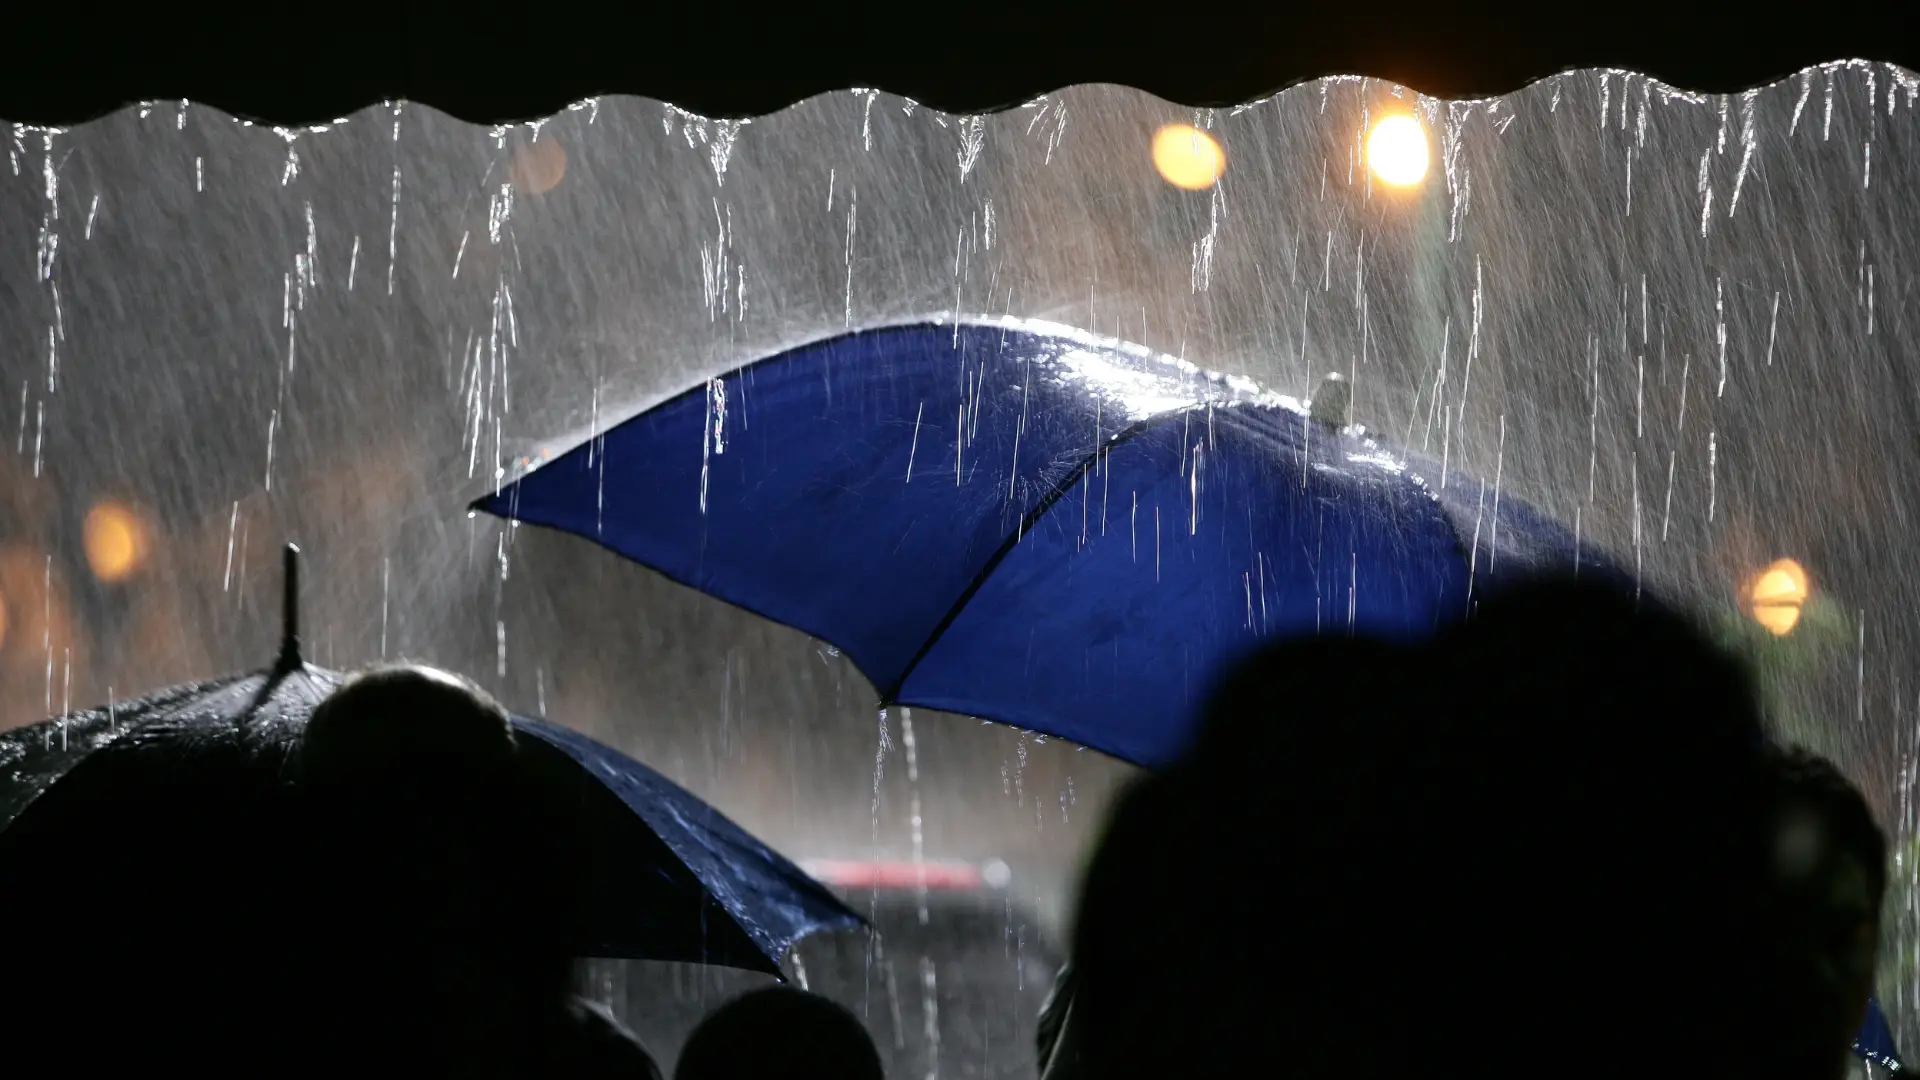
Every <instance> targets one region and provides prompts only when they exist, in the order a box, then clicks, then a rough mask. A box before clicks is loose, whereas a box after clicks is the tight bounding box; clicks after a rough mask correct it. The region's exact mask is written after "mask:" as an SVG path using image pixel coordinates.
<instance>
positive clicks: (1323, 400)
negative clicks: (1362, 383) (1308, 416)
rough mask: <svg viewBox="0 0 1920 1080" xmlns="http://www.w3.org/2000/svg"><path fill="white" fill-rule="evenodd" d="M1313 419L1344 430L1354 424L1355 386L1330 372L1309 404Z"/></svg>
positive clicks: (1337, 373) (1344, 377) (1336, 373)
mask: <svg viewBox="0 0 1920 1080" xmlns="http://www.w3.org/2000/svg"><path fill="white" fill-rule="evenodd" d="M1308 408H1309V409H1310V411H1311V412H1312V414H1313V418H1314V419H1315V420H1317V421H1319V422H1320V423H1322V424H1325V425H1327V426H1329V427H1335V428H1344V427H1346V426H1347V425H1348V424H1350V423H1352V422H1353V419H1352V410H1353V385H1352V384H1351V383H1349V382H1347V377H1346V376H1344V375H1342V374H1340V373H1339V372H1337V371H1333V372H1328V373H1327V377H1326V378H1324V379H1322V380H1321V381H1320V387H1319V389H1317V390H1316V391H1314V395H1313V400H1312V401H1311V402H1309V403H1308Z"/></svg>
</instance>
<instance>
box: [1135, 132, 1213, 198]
mask: <svg viewBox="0 0 1920 1080" xmlns="http://www.w3.org/2000/svg"><path fill="white" fill-rule="evenodd" d="M1153 167H1154V168H1156V169H1158V170H1160V177H1161V179H1163V180H1165V181H1166V182H1167V183H1169V184H1172V185H1173V186H1174V187H1178V188H1186V189H1187V190H1188V191H1204V190H1206V189H1207V188H1210V187H1212V186H1213V184H1214V181H1216V180H1219V179H1220V174H1222V173H1224V172H1226V171H1227V152H1226V151H1225V150H1222V149H1220V144H1219V143H1217V142H1215V141H1214V139H1213V136H1211V135H1209V134H1207V133H1206V132H1204V131H1201V130H1200V129H1199V128H1196V127H1189V126H1188V125H1186V124H1168V125H1167V126H1165V127H1163V128H1161V129H1160V130H1159V131H1158V132H1155V133H1154V136H1153Z"/></svg>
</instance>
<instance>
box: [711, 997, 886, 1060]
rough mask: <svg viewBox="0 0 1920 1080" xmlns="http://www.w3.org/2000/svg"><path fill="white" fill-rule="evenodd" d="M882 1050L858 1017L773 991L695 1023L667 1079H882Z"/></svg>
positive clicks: (729, 1005)
mask: <svg viewBox="0 0 1920 1080" xmlns="http://www.w3.org/2000/svg"><path fill="white" fill-rule="evenodd" d="M882 1075H883V1071H882V1068H881V1064H880V1052H879V1051H878V1050H877V1049H875V1048H874V1045H873V1038H872V1037H871V1036H870V1035H868V1034H867V1029H866V1027H865V1025H863V1024H861V1023H860V1018H859V1017H857V1016H855V1015H853V1013H851V1012H849V1011H847V1009H846V1008H844V1007H843V1006H841V1005H839V1004H838V1003H836V1002H833V1001H830V1000H828V999H827V998H824V997H821V996H820V995H818V994H810V993H808V992H806V991H805V990H797V989H794V988H793V987H789V986H771V987H767V988H766V989H763V990H755V991H752V992H750V993H746V994H742V995H740V996H739V997H737V998H734V999H733V1000H732V1001H729V1002H727V1003H726V1004H725V1005H722V1006H720V1007H719V1008H718V1009H715V1010H714V1011H713V1012H712V1013H709V1014H708V1015H707V1018H706V1019H705V1020H702V1021H700V1026H699V1027H697V1028H695V1029H694V1031H693V1034H692V1035H691V1036H690V1037H689V1038H688V1039H687V1044H686V1046H684V1047H683V1048H682V1049H681V1051H680V1060H679V1062H678V1063H677V1064H676V1065H675V1066H674V1069H673V1080H816V1078H817V1080H881V1077H882Z"/></svg>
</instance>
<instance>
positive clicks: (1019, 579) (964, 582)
mask: <svg viewBox="0 0 1920 1080" xmlns="http://www.w3.org/2000/svg"><path fill="white" fill-rule="evenodd" d="M1443 481H1445V483H1444V484H1443V483H1442V482H1443ZM476 506H477V507H478V508H479V509H483V510H486V511H488V512H490V513H494V514H497V515H501V516H504V517H509V518H514V519H517V520H519V521H523V522H528V523H531V524H537V525H545V526H551V527H553V528H556V529H560V530H563V531H566V532H570V533H575V534H577V535H580V536H584V537H587V538H590V539H593V540H596V541H598V542H599V543H601V544H603V545H604V546H606V547H608V548H610V549H612V550H613V551H615V552H618V553H619V554H622V555H625V556H627V557H629V558H632V559H634V560H636V561H638V562H641V563H643V564H645V565H647V566H650V567H652V568H654V569H656V570H658V571H660V572H662V573H664V574H666V575H667V576H668V577H670V578H673V579H674V580H676V581H680V582H682V583H685V584H688V585H691V586H693V587H694V588H697V589H700V590H702V591H704V592H707V593H709V594H711V595H714V596H717V597H720V598H721V599H724V600H727V601H730V602H732V603H734V604H737V605H739V606H741V607H743V608H746V609H748V610H751V611H754V612H757V613H759V614H762V615H764V616H766V617H768V618H771V619H774V620H776V621H779V622H782V623H785V624H787V625H789V626H793V627H796V628H798V629H800V630H803V631H805V632H807V633H809V634H812V635H814V636H815V637H818V638H821V639H823V640H825V641H828V642H830V643H832V644H833V645H835V646H837V647H839V648H840V649H842V650H843V651H845V652H846V654H847V655H848V656H849V657H850V658H852V660H853V661H854V663H855V664H857V665H858V666H859V668H860V670H861V671H862V672H863V673H865V674H866V675H867V677H868V678H869V679H871V680H872V682H873V683H874V685H875V687H876V688H877V689H878V690H879V692H880V695H881V697H882V699H883V703H889V704H891V703H897V704H902V705H917V706H928V707H932V708H939V709H944V710H948V711H952V712H957V713H962V714H966V715H971V716H978V717H982V718H986V719H991V720H997V721H1001V722H1004V723H1009V724H1014V725H1017V726H1020V727H1023V728H1028V729H1033V730H1036V731H1040V732H1044V733H1047V734H1051V735H1057V736H1062V737H1065V738H1068V739H1072V740H1074V741H1076V742H1080V743H1083V744H1085V745H1087V746H1091V747H1094V748H1096V749H1099V750H1103V751H1105V752H1107V753H1110V754H1112V755H1114V756H1116V757H1119V758H1122V759H1125V760H1127V761H1131V762H1135V763H1138V764H1142V765H1149V766H1152V765H1158V764H1161V763H1164V762H1166V761H1168V760H1169V759H1170V758H1172V757H1173V756H1174V755H1175V754H1177V753H1178V751H1179V750H1180V748H1181V747H1182V746H1183V745H1184V743H1185V741H1186V736H1187V731H1188V728H1189V725H1190V722H1191V718H1192V717H1193V715H1194V713H1195V710H1196V708H1197V706H1198V705H1199V703H1200V702H1201V700H1202V699H1203V698H1204V696H1205V695H1206V693H1207V692H1208V690H1209V688H1210V684H1211V681H1212V679H1213V678H1214V677H1215V676H1216V674H1217V673H1218V672H1219V670H1220V669H1221V667H1222V665H1223V664H1225V663H1227V662H1229V661H1231V660H1232V659H1234V658H1235V657H1237V656H1239V655H1241V654H1243V653H1245V652H1246V651H1247V650H1249V649H1251V648H1252V647H1253V646H1254V645H1255V644H1256V643H1257V642H1259V641H1260V640H1262V639H1263V638H1266V637H1270V636H1274V635H1298V634H1313V633H1350V632H1352V633H1362V634H1378V635H1382V636H1386V637H1391V638H1399V639H1405V638H1410V637H1418V636H1421V635H1424V634H1427V633H1430V632H1431V631H1433V630H1434V629H1435V628H1436V627H1439V626H1442V625H1444V624H1446V623H1448V622H1450V621H1452V620H1455V619H1458V618H1460V617H1462V616H1464V615H1465V614H1466V613H1467V611H1468V607H1469V604H1470V603H1471V601H1472V599H1473V598H1474V596H1475V595H1476V591H1477V590H1481V589H1484V588H1485V587H1486V586H1487V585H1488V584H1489V583H1490V582H1491V581H1493V580H1494V579H1495V578H1496V576H1497V575H1506V574H1510V573H1511V572H1513V571H1516V570H1520V569H1524V568H1526V567H1529V566H1541V565H1551V566H1555V567H1556V568H1558V567H1560V566H1565V567H1572V566H1574V565H1576V563H1577V562H1581V561H1584V562H1585V563H1586V564H1588V565H1595V564H1597V563H1598V561H1599V560H1598V556H1597V555H1595V554H1594V553H1592V552H1590V551H1589V552H1585V553H1583V554H1581V555H1579V556H1578V557H1576V551H1575V549H1576V544H1575V542H1574V538H1573V537H1572V536H1571V535H1570V534H1569V533H1568V532H1567V531H1566V530H1564V529H1562V528H1560V527H1559V526H1557V525H1555V524H1554V523H1552V522H1551V521H1549V520H1548V519H1546V518H1545V517H1544V516H1542V515H1540V514H1538V513H1535V512H1533V511H1531V510H1529V509H1528V508H1527V507H1525V506H1523V505H1520V504H1519V503H1517V502H1516V501H1515V500H1514V499H1512V498H1511V497H1505V496H1503V495H1502V493H1501V492H1500V491H1499V489H1498V486H1497V484H1494V483H1485V484H1483V483H1481V482H1480V481H1479V480H1478V479H1475V480H1472V481H1468V480H1466V479H1463V478H1460V477H1447V476H1444V475H1443V474H1442V473H1441V472H1440V471H1439V470H1438V469H1434V468H1430V467H1421V466H1410V465H1409V464H1408V463H1407V462H1406V461H1405V460H1404V459H1402V458H1399V457H1397V456H1395V455H1394V454H1392V453H1391V452H1389V451H1388V450H1386V449H1385V448H1383V447H1381V446H1380V445H1378V444H1376V443H1375V442H1374V441H1372V440H1371V439H1367V438H1364V437H1357V436H1355V435H1352V434H1340V433H1336V432H1334V431H1333V430H1332V429H1330V428H1322V427H1317V426H1314V425H1312V424H1310V422H1309V421H1308V419H1307V417H1306V415H1305V413H1304V412H1303V411H1302V410H1301V409H1300V407H1299V405H1298V403H1295V402H1291V401H1288V400H1287V399H1284V398H1280V397H1277V396H1275V395H1272V394H1266V393H1263V392H1261V391H1260V390H1259V389H1258V388H1257V387H1254V386H1252V385H1251V384H1250V383H1247V382H1245V381H1244V380H1233V379H1227V378H1222V377H1219V376H1213V375H1209V374H1207V373H1204V372H1202V371H1200V370H1199V369H1197V368H1195V367H1193V366H1192V365H1191V364H1185V363H1183V362H1180V361H1177V360H1174V359H1172V358H1168V357H1162V356H1158V355H1155V354H1152V353H1150V352H1148V351H1146V350H1144V349H1140V348H1138V347H1135V346H1129V345H1125V344H1122V343H1119V342H1113V341H1104V340H1101V339H1097V338H1093V337H1091V336H1088V335H1085V334H1082V333H1079V332H1077V331H1073V330H1071V329H1070V328H1065V327H1057V326H1050V325H1046V324H1034V323H1025V322H1019V321H1013V320H1003V321H999V322H992V323H986V322H981V323H962V324H959V325H950V324H918V325H909V326H895V327H886V328H881V329H876V330H870V331H865V332H860V333H855V334H850V335H846V336H842V337H837V338H832V339H829V340H825V341H819V342H815V343H812V344H808V345H803V346H800V347H798V348H795V349H792V350H790V351H788V352H784V353H781V354H779V355H776V356H774V357H771V358H769V359H766V360H763V361H761V362H758V363H756V364H752V365H749V366H747V367H744V368H741V369H739V370H737V371H734V372H732V373H730V374H728V375H726V376H723V377H721V378H718V379H714V380H712V381H711V382H709V383H708V384H707V385H704V386H701V387H697V388H695V389H693V390H691V391H688V392H687V393H684V394H682V395H680V396H679V397H676V398H673V399H671V400H669V401H667V402H665V403H664V404H661V405H659V406H657V407H655V408H653V409H651V410H648V411H647V412H644V413H642V414H640V415H639V416H637V417H635V418H633V419H631V420H628V421H627V422H625V423H623V424H620V425H618V426H616V427H613V428H612V429H610V430H608V431H606V432H603V433H600V434H598V435H596V436H594V437H592V438H590V439H587V440H586V441H584V442H582V443H580V444H579V445H577V446H575V447H573V448H572V449H571V450H569V451H567V452H566V453H564V454H563V455H561V456H560V457H558V458H557V459H555V460H554V461H552V462H550V463H548V464H545V465H544V466H543V467H541V468H539V469H537V470H536V471H534V472H531V473H528V474H526V475H524V476H521V477H519V478H517V479H513V480H511V481H510V482H509V483H507V484H506V485H505V486H504V487H502V488H501V489H500V490H499V491H498V492H497V493H495V494H493V495H491V496H489V497H487V498H484V499H482V500H480V501H479V502H478V503H476Z"/></svg>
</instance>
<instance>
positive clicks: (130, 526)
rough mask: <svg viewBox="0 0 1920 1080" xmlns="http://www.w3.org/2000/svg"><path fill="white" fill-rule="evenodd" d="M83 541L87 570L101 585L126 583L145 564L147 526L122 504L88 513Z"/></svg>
mask: <svg viewBox="0 0 1920 1080" xmlns="http://www.w3.org/2000/svg"><path fill="white" fill-rule="evenodd" d="M84 541H85V544H86V549H87V566H88V567H89V568H91V569H92V570H93V576H95V577H97V578H99V579H100V580H101V581H124V580H126V579H127V578H128V577H129V576H131V575H132V574H133V573H134V571H136V570H138V569H140V566H141V564H142V563H144V562H146V558H147V530H146V525H145V524H144V523H143V522H142V521H141V520H140V517H139V515H137V514H135V513H134V512H133V511H132V510H130V509H128V508H127V507H125V506H123V505H121V504H119V503H116V502H101V503H96V504H95V505H94V507H93V509H92V510H89V511H87V520H86V524H85V526H84Z"/></svg>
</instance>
